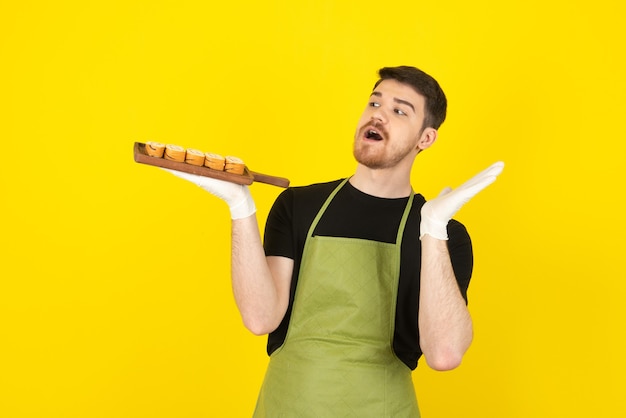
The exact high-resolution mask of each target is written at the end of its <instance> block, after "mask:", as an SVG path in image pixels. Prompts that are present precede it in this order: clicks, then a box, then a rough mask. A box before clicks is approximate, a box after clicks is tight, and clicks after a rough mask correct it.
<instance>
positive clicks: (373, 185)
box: [350, 164, 411, 199]
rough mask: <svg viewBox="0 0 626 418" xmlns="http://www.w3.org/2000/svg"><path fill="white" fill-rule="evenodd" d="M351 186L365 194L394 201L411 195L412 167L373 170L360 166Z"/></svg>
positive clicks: (351, 180) (352, 178) (351, 178)
mask: <svg viewBox="0 0 626 418" xmlns="http://www.w3.org/2000/svg"><path fill="white" fill-rule="evenodd" d="M350 184H352V185H353V186H354V187H355V188H357V189H359V190H360V191H362V192H363V193H367V194H369V195H372V196H376V197H384V198H388V199H394V198H399V197H407V196H409V195H410V194H411V167H408V168H407V169H400V168H399V167H394V168H386V169H377V170H373V169H371V168H368V167H366V166H364V165H362V164H358V165H357V168H356V171H355V173H354V175H353V176H352V177H350Z"/></svg>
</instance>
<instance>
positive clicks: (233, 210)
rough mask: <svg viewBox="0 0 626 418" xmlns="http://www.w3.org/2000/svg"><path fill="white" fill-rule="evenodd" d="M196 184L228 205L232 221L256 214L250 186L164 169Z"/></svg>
mask: <svg viewBox="0 0 626 418" xmlns="http://www.w3.org/2000/svg"><path fill="white" fill-rule="evenodd" d="M161 169H162V170H165V171H168V172H170V173H172V174H173V175H175V176H176V177H180V178H181V179H184V180H187V181H190V182H192V183H193V184H195V185H196V186H198V187H200V188H202V189H204V190H206V191H207V192H209V193H211V194H212V195H214V196H217V197H219V198H220V199H222V200H223V201H225V202H226V204H228V208H229V209H230V217H231V219H242V218H247V217H248V216H250V215H252V214H254V213H255V212H256V206H255V204H254V200H253V199H252V195H251V194H250V190H249V189H248V186H246V185H242V184H236V183H232V182H229V181H224V180H218V179H215V178H211V177H205V176H198V175H196V174H190V173H185V172H182V171H177V170H172V169H169V168H162V167H161Z"/></svg>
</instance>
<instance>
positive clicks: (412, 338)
mask: <svg viewBox="0 0 626 418" xmlns="http://www.w3.org/2000/svg"><path fill="white" fill-rule="evenodd" d="M379 75H380V79H379V80H378V82H377V83H376V84H375V86H374V89H373V91H372V93H371V95H370V98H369V102H368V105H367V107H366V109H365V110H364V112H363V115H362V117H361V119H360V121H359V123H358V126H357V130H356V134H355V138H354V157H355V159H356V161H357V163H358V164H357V168H356V171H355V172H354V174H353V175H352V176H351V177H349V178H346V179H341V180H337V181H333V182H329V183H321V184H314V185H310V186H304V187H292V188H288V189H286V190H285V191H284V192H283V193H281V195H280V196H279V197H278V199H277V200H276V202H275V203H274V206H273V207H272V210H271V212H270V215H269V217H268V220H267V223H266V229H265V235H264V242H262V241H261V237H260V232H259V229H258V224H257V220H256V217H255V216H254V214H255V212H256V208H255V204H254V201H253V200H252V197H251V195H250V192H249V190H248V188H247V187H246V186H240V185H235V184H232V183H226V182H222V181H219V180H215V179H209V178H203V177H198V176H193V175H188V174H185V173H179V172H173V173H174V174H176V175H178V176H180V177H183V178H185V179H188V180H190V181H192V182H194V183H196V184H198V185H199V186H201V187H202V188H204V189H205V190H207V191H209V192H210V193H212V194H214V195H216V196H218V197H220V198H221V199H223V200H225V201H226V202H227V203H228V205H229V208H230V211H231V217H232V219H233V221H232V281H233V291H234V295H235V300H236V302H237V306H238V308H239V311H240V312H241V315H242V318H243V321H244V324H245V326H246V327H247V328H248V329H250V331H252V332H253V333H254V334H257V335H263V334H269V337H268V353H269V354H270V363H269V366H268V370H267V373H266V376H265V381H264V383H263V387H262V388H261V391H260V394H259V398H258V401H257V407H256V410H255V416H256V417H265V416H267V417H277V416H284V417H296V416H297V417H302V416H307V417H308V416H310V417H340V416H341V417H347V416H355V417H419V409H418V406H417V401H416V398H415V391H414V388H413V383H412V380H411V371H412V370H413V369H415V367H416V366H417V361H418V359H419V357H420V356H421V355H422V354H423V355H424V357H425V359H426V362H427V363H428V365H429V366H430V367H432V368H433V369H436V370H449V369H453V368H455V367H457V366H458V365H459V364H460V362H461V360H462V358H463V355H464V353H465V352H466V350H467V349H468V347H469V345H470V343H471V341H472V321H471V317H470V314H469V312H468V309H467V287H468V284H469V280H470V276H471V271H472V263H473V259H472V247H471V241H470V238H469V235H468V234H467V231H466V230H465V228H464V226H463V225H461V224H460V223H459V222H456V221H454V220H452V216H453V215H454V214H455V213H456V212H457V211H458V210H459V209H460V208H461V206H462V205H463V204H464V203H466V202H467V201H468V200H469V199H470V198H471V197H473V196H474V195H475V194H476V193H478V192H479V191H480V190H482V189H483V188H484V187H486V186H487V185H489V184H490V183H491V182H493V181H494V180H495V178H496V176H497V175H498V174H500V172H501V171H502V169H503V164H502V163H496V164H494V165H492V166H491V167H489V168H487V169H486V170H485V171H483V172H481V173H480V174H478V175H477V176H475V177H474V178H472V179H471V180H470V181H468V182H467V183H465V184H463V185H462V186H460V187H459V188H457V189H456V190H450V189H446V190H444V193H442V194H441V195H440V196H439V197H437V198H435V199H433V200H431V201H429V202H426V201H425V199H424V198H423V197H422V196H421V195H419V194H414V192H413V189H412V186H411V184H410V173H411V168H412V165H413V162H414V160H415V157H416V156H417V155H418V154H419V153H420V152H422V151H423V150H425V149H427V148H429V147H430V146H431V145H432V144H433V143H434V142H435V140H436V139H437V134H438V131H437V129H438V128H439V126H440V125H441V123H442V122H443V121H444V119H445V116H446V106H447V102H446V97H445V95H444V93H443V91H442V90H441V88H440V86H439V84H438V83H437V82H436V81H435V80H434V79H433V78H432V77H431V76H429V75H428V74H426V73H424V72H422V71H421V70H418V69H416V68H414V67H406V66H402V67H393V68H383V69H381V70H380V71H379Z"/></svg>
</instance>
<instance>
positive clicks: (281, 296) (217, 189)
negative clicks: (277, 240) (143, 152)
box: [164, 169, 293, 335]
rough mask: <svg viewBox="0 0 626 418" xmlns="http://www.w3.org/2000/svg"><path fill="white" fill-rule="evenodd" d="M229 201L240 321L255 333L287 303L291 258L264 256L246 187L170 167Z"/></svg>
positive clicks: (270, 326)
mask: <svg viewBox="0 0 626 418" xmlns="http://www.w3.org/2000/svg"><path fill="white" fill-rule="evenodd" d="M164 170H166V171H169V172H170V173H172V174H174V175H175V176H177V177H180V178H182V179H185V180H187V181H190V182H192V183H194V184H196V185H197V186H199V187H200V188H202V189H204V190H206V191H207V192H209V193H211V194H212V195H214V196H217V197H218V198H220V199H222V200H223V201H225V202H226V203H227V204H228V207H229V209H230V215H231V219H232V239H231V250H232V251H231V277H232V286H233V294H234V296H235V302H236V303H237V307H238V309H239V312H240V314H241V317H242V319H243V323H244V325H245V326H246V328H248V329H249V330H250V331H251V332H252V333H254V334H256V335H262V334H267V333H269V332H271V331H273V330H274V329H276V328H277V327H278V325H279V324H280V322H281V320H282V319H283V317H284V315H285V312H286V311H287V306H288V304H289V288H290V283H291V275H292V271H293V260H291V259H289V258H285V257H265V252H264V250H263V244H262V242H261V234H260V232H259V225H258V222H257V219H256V206H255V204H254V200H253V199H252V195H251V194H250V190H249V189H248V187H247V186H244V185H239V184H234V183H230V182H226V181H222V180H217V179H214V178H208V177H203V176H197V175H194V174H189V173H184V172H180V171H175V170H169V169H164Z"/></svg>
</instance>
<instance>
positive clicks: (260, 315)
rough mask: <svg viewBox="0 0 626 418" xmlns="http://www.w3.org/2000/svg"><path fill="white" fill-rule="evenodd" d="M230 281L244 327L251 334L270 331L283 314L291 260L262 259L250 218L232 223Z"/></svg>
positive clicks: (261, 247)
mask: <svg viewBox="0 0 626 418" xmlns="http://www.w3.org/2000/svg"><path fill="white" fill-rule="evenodd" d="M231 263H232V270H231V271H232V273H231V274H232V282H233V293H234V295H235V301H236V303H237V307H238V308H239V312H240V313H241V317H242V319H243V322H244V325H245V326H246V328H248V329H249V330H250V331H251V332H252V333H253V334H256V335H262V334H267V333H270V332H272V331H274V330H275V329H276V328H277V327H278V325H279V324H280V322H281V321H282V319H283V317H284V316H285V312H286V311H287V306H288V304H289V289H290V285H291V275H292V272H293V260H291V259H290V258H286V257H265V253H264V251H263V245H262V243H261V235H260V233H259V227H258V223H257V220H256V217H255V216H254V215H252V216H249V217H247V218H243V219H234V220H233V223H232V259H231Z"/></svg>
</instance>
